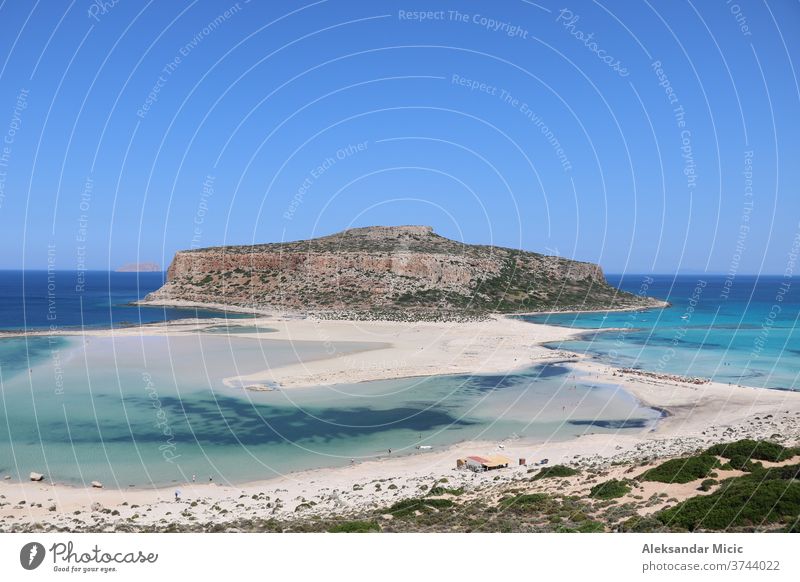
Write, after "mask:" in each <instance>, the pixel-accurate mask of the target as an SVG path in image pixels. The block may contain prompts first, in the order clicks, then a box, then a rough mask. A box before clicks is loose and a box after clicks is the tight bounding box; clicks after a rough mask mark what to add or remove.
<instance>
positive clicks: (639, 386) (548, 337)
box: [0, 315, 800, 531]
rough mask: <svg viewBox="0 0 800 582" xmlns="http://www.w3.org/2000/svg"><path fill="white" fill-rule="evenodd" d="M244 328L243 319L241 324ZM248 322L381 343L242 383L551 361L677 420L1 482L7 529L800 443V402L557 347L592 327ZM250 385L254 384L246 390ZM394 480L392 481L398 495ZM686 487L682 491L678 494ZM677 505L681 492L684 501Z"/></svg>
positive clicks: (251, 510)
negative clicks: (292, 459) (171, 470)
mask: <svg viewBox="0 0 800 582" xmlns="http://www.w3.org/2000/svg"><path fill="white" fill-rule="evenodd" d="M218 323H219V322H218V321H215V320H189V321H181V322H175V323H171V324H166V325H150V326H143V327H142V328H124V329H114V330H87V331H86V332H84V333H85V334H86V335H112V336H117V335H131V334H133V335H136V334H186V333H196V332H197V331H198V330H199V329H202V328H203V327H207V326H210V325H215V324H218ZM228 324H229V325H231V333H232V334H235V325H237V324H239V323H237V322H236V321H234V320H230V321H229V322H228ZM240 325H250V326H252V325H257V326H263V327H268V328H271V329H275V330H277V331H274V332H272V333H270V334H269V337H270V338H274V339H282V340H289V341H322V342H331V345H333V343H334V342H338V341H359V342H365V341H368V342H375V344H376V347H375V348H374V349H369V350H366V351H361V352H358V353H355V354H348V355H341V354H337V353H336V351H335V349H332V350H331V352H330V353H329V356H330V357H328V358H324V359H317V360H315V361H312V362H305V363H303V364H298V365H291V366H286V367H283V368H275V369H271V370H265V371H264V372H260V373H257V374H252V375H250V376H247V377H235V378H230V379H228V382H229V383H230V384H231V385H232V386H234V385H239V386H242V387H246V386H256V387H257V386H259V385H263V384H266V383H273V382H274V383H277V384H279V385H280V386H281V388H285V389H302V388H303V387H304V386H314V385H321V384H323V385H324V384H338V383H345V382H346V383H353V382H362V381H369V380H378V379H386V378H400V377H406V376H424V375H432V374H451V373H452V374H456V373H488V372H492V373H495V372H511V371H514V370H517V369H520V368H525V367H530V366H531V365H535V364H538V363H545V362H552V361H570V362H573V363H572V364H571V365H572V366H573V367H574V371H575V373H576V374H579V375H585V376H588V377H591V378H592V380H593V381H596V382H601V383H606V384H615V385H619V386H620V387H621V388H622V389H624V390H625V391H627V392H629V393H630V394H632V395H633V396H634V397H635V398H637V399H638V400H639V401H640V402H642V403H643V404H645V405H647V406H650V407H654V408H657V409H659V410H661V411H663V412H664V415H665V416H664V418H662V420H660V421H659V422H658V423H657V425H656V426H655V428H650V427H648V428H646V429H642V430H641V431H639V432H638V433H631V432H628V433H626V434H624V435H621V434H587V435H585V436H581V437H579V438H577V439H573V440H569V441H562V442H546V441H545V442H531V441H526V440H524V439H519V440H514V439H510V440H508V441H504V442H465V443H460V444H458V445H455V446H453V447H450V448H447V449H434V450H430V451H420V452H418V453H415V454H410V455H404V456H397V455H395V456H390V455H386V456H385V457H384V458H380V459H377V460H372V461H367V462H362V463H355V464H352V465H350V466H346V467H339V468H332V469H319V470H313V471H303V472H298V473H292V474H289V475H285V476H283V477H280V478H276V479H270V480H266V481H259V482H253V483H246V484H225V483H208V482H197V483H185V484H182V485H179V486H178V487H177V489H179V490H180V500H179V501H178V502H176V501H175V489H176V487H170V488H162V489H158V488H153V489H129V490H112V489H96V488H92V487H90V486H87V487H71V486H66V485H60V484H57V483H56V484H52V483H50V482H48V481H47V480H45V481H42V482H23V483H14V482H11V481H10V480H3V481H0V530H4V531H15V530H19V529H20V528H26V527H29V526H30V524H33V523H46V524H48V527H55V528H67V529H70V528H75V527H78V528H81V527H83V528H97V529H100V530H104V529H105V530H108V531H113V530H115V529H117V528H118V526H120V524H123V525H124V524H130V523H136V524H140V525H146V524H161V525H163V524H164V523H170V522H174V521H182V520H185V521H193V520H200V521H202V520H209V519H217V520H219V519H224V520H232V519H235V518H237V517H246V516H248V515H249V516H253V515H255V514H258V515H260V516H266V517H269V516H272V517H276V518H280V517H286V516H294V517H298V516H303V515H309V516H311V515H315V516H334V515H346V514H347V513H348V512H353V511H357V510H362V509H364V508H375V507H381V506H384V505H387V504H391V503H393V502H395V501H397V500H398V499H402V498H405V497H410V496H414V495H418V494H419V492H420V488H421V487H422V486H428V485H430V484H431V483H432V482H433V481H435V480H437V479H441V478H446V479H448V481H449V482H450V483H451V484H452V485H451V486H456V485H458V486H463V487H464V488H465V489H466V490H467V491H469V490H475V489H477V488H479V487H482V486H489V485H491V486H497V485H498V481H499V483H500V484H502V483H509V482H514V481H515V480H519V479H524V477H525V475H526V474H527V467H516V466H515V467H511V468H509V469H507V470H504V471H499V472H494V473H491V474H476V473H472V472H470V471H457V470H456V469H455V461H456V459H457V458H458V457H460V456H464V455H468V454H503V455H506V456H507V457H509V458H511V459H513V464H514V465H516V464H517V463H516V461H517V459H519V458H525V459H527V462H528V464H531V463H535V462H537V461H540V460H542V459H545V458H546V459H548V460H549V463H550V464H553V463H565V464H570V465H576V466H595V467H614V466H616V465H617V464H619V463H620V462H626V463H630V462H634V461H636V462H641V461H644V462H652V461H653V460H654V459H656V458H667V457H673V456H676V455H680V454H683V453H686V452H689V451H695V450H697V449H698V448H701V447H703V446H706V445H708V444H710V443H713V442H719V441H720V440H735V439H736V438H744V437H753V438H773V439H777V440H780V441H781V442H797V440H798V436H800V394H798V393H796V392H788V391H777V390H767V389H756V388H749V387H742V386H736V385H726V384H720V383H715V382H708V383H704V384H694V383H691V382H681V381H675V380H665V379H658V378H654V377H646V376H640V375H634V374H624V373H623V372H621V371H620V370H616V369H614V368H611V367H608V366H605V365H602V364H599V363H597V362H594V361H590V360H587V359H581V358H579V357H578V356H577V355H575V354H571V353H568V352H562V351H558V350H551V349H548V348H545V347H543V345H542V344H543V343H545V342H553V341H559V340H563V339H566V338H569V337H573V336H575V335H577V334H579V333H581V332H582V330H578V329H568V328H562V327H556V326H548V325H540V324H531V323H526V322H524V321H521V320H518V319H514V318H506V317H495V318H492V319H490V320H486V321H483V322H471V323H435V322H422V323H397V322H377V321H376V322H371V321H370V322H364V321H323V320H315V319H311V318H309V319H297V318H296V317H293V316H275V315H269V316H264V317H259V318H257V319H255V320H251V319H247V320H243V321H242V322H241V323H240ZM242 389H244V388H242ZM390 486H391V487H390ZM677 494H678V493H676V495H677ZM673 497H674V496H673Z"/></svg>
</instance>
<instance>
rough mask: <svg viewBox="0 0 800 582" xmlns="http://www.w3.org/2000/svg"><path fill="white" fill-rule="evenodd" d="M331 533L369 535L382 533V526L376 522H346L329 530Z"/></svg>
mask: <svg viewBox="0 0 800 582" xmlns="http://www.w3.org/2000/svg"><path fill="white" fill-rule="evenodd" d="M328 531H329V532H330V533H369V532H373V531H381V526H379V525H378V524H377V522H374V521H359V520H356V521H345V522H343V523H337V524H336V525H332V526H331V527H329V528H328Z"/></svg>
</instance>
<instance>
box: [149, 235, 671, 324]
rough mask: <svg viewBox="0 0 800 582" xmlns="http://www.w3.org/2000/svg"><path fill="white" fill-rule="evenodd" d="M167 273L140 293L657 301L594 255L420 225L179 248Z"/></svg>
mask: <svg viewBox="0 0 800 582" xmlns="http://www.w3.org/2000/svg"><path fill="white" fill-rule="evenodd" d="M167 275H168V278H167V283H166V284H165V285H164V286H163V287H162V288H160V289H158V290H157V291H155V292H153V293H151V294H149V295H148V296H147V297H146V298H145V300H144V303H151V304H156V303H163V302H172V301H185V302H192V303H215V304H220V303H222V304H225V305H230V306H237V307H251V308H256V309H280V310H291V311H301V312H306V313H307V312H314V313H317V314H318V315H327V316H331V317H337V316H338V317H370V318H376V317H380V318H388V319H392V318H398V319H430V318H444V317H451V316H461V317H464V316H467V317H472V316H480V315H485V314H487V313H492V312H499V313H514V312H517V313H519V312H532V311H548V310H565V309H587V310H590V309H619V308H646V307H653V306H657V305H659V304H660V303H659V302H657V301H654V300H652V299H649V298H646V297H639V296H636V295H631V294H629V293H625V292H622V291H619V290H618V289H616V288H614V287H612V286H610V285H609V284H608V283H607V282H606V280H605V277H604V276H603V272H602V269H601V268H600V267H599V266H598V265H595V264H592V263H584V262H578V261H572V260H569V259H564V258H561V257H554V256H546V255H540V254H537V253H531V252H526V251H520V250H515V249H509V248H501V247H494V246H483V245H468V244H464V243H460V242H457V241H454V240H450V239H447V238H444V237H442V236H439V235H437V234H436V233H434V232H433V229H432V228H431V227H428V226H374V227H367V228H353V229H350V230H346V231H343V232H340V233H337V234H333V235H330V236H325V237H321V238H315V239H310V240H304V241H297V242H288V243H272V244H261V245H252V246H225V247H213V248H205V249H193V250H189V251H179V252H178V253H177V254H176V255H175V258H174V259H173V261H172V264H171V265H170V266H169V270H168V272H167Z"/></svg>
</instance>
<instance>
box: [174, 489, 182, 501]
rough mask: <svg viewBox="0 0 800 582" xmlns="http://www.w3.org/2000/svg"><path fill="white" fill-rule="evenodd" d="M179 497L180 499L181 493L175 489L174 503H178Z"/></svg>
mask: <svg viewBox="0 0 800 582" xmlns="http://www.w3.org/2000/svg"><path fill="white" fill-rule="evenodd" d="M180 497H181V492H180V491H179V490H177V489H176V490H175V503H177V502H178V501H180Z"/></svg>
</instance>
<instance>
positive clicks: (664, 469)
mask: <svg viewBox="0 0 800 582" xmlns="http://www.w3.org/2000/svg"><path fill="white" fill-rule="evenodd" d="M718 466H719V461H718V460H717V458H716V457H713V456H711V455H707V454H703V455H698V456H696V457H685V458H682V459H670V460H669V461H665V462H664V463H661V464H660V465H659V466H658V467H653V468H652V469H648V470H647V471H645V472H644V473H642V474H641V475H639V479H640V480H642V481H657V482H659V483H688V482H689V481H694V480H695V479H703V478H704V477H708V475H709V473H711V471H712V470H713V469H715V468H716V467H718Z"/></svg>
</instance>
